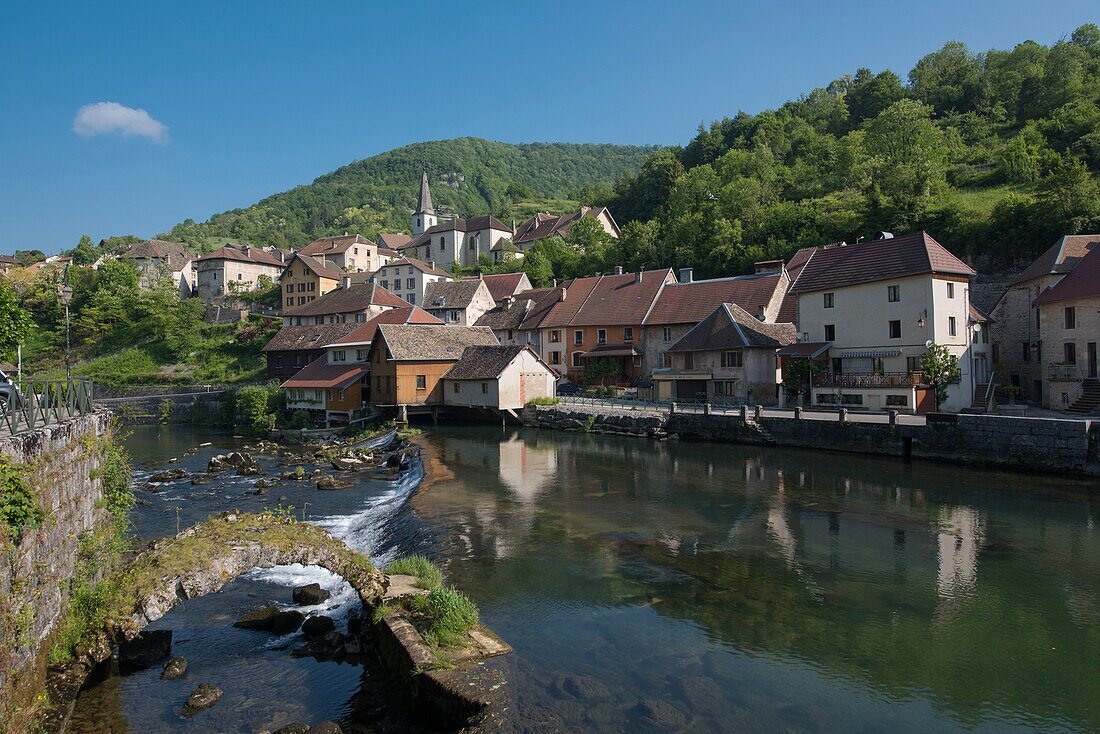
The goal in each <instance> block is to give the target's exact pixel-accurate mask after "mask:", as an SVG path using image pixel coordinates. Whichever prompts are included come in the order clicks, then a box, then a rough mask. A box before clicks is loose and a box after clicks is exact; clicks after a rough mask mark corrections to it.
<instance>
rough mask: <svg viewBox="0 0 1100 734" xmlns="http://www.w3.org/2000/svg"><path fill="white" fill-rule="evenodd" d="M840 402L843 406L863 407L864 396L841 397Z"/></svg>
mask: <svg viewBox="0 0 1100 734" xmlns="http://www.w3.org/2000/svg"><path fill="white" fill-rule="evenodd" d="M840 402H841V404H842V405H863V396H862V395H847V394H845V395H841V396H840Z"/></svg>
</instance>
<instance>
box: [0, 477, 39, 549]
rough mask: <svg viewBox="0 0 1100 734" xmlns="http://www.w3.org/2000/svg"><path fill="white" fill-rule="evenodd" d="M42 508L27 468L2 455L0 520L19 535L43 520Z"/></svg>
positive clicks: (13, 532)
mask: <svg viewBox="0 0 1100 734" xmlns="http://www.w3.org/2000/svg"><path fill="white" fill-rule="evenodd" d="M42 517H43V512H42V508H41V507H39V506H38V502H37V500H36V498H35V496H34V490H33V489H32V488H31V485H30V484H29V483H28V482H27V476H26V468H25V467H23V466H20V465H16V464H10V463H8V461H7V459H5V458H3V457H0V520H3V522H4V523H5V524H6V525H7V526H8V527H9V528H10V529H11V532H12V535H14V536H15V537H19V536H20V535H21V534H22V533H23V531H24V530H33V529H34V528H36V527H38V525H39V524H40V523H41V522H42Z"/></svg>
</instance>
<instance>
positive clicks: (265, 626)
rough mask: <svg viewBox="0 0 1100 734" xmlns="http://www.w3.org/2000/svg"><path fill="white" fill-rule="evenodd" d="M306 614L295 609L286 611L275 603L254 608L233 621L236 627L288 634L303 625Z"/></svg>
mask: <svg viewBox="0 0 1100 734" xmlns="http://www.w3.org/2000/svg"><path fill="white" fill-rule="evenodd" d="M304 619H305V615H304V614H302V613H301V612H297V611H294V610H291V611H288V612H284V611H282V610H281V609H279V607H277V606H276V605H274V604H268V605H266V606H263V607H260V608H259V609H254V610H252V611H251V612H249V613H248V614H245V615H244V616H243V617H241V618H240V619H238V620H237V621H236V622H234V623H233V626H234V627H240V628H241V629H246V630H261V631H264V632H273V633H274V634H276V635H288V634H290V633H291V632H294V631H295V630H297V629H298V628H299V627H301V626H302V621H303V620H304Z"/></svg>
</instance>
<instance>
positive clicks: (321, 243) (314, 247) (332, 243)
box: [298, 234, 374, 255]
mask: <svg viewBox="0 0 1100 734" xmlns="http://www.w3.org/2000/svg"><path fill="white" fill-rule="evenodd" d="M373 244H374V243H373V242H371V241H370V240H368V239H367V238H365V237H363V236H362V235H358V234H345V235H337V236H336V237H322V238H321V239H319V240H314V241H313V242H310V243H309V244H308V245H306V246H305V247H303V248H302V249H301V250H298V252H300V253H301V254H303V255H340V254H342V253H345V252H347V251H348V249H349V248H350V247H351V246H352V245H373Z"/></svg>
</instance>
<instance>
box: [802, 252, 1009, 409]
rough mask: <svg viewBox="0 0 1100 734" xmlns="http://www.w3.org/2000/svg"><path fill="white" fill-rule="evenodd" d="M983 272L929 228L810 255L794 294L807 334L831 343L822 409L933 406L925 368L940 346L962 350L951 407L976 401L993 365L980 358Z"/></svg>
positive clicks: (819, 391) (820, 393) (817, 384)
mask: <svg viewBox="0 0 1100 734" xmlns="http://www.w3.org/2000/svg"><path fill="white" fill-rule="evenodd" d="M973 275H974V270H973V269H972V268H971V267H970V266H969V265H967V264H966V263H964V262H963V261H962V260H960V259H959V258H957V257H955V256H954V255H953V254H951V253H950V252H948V250H947V248H945V247H944V246H943V245H941V244H940V243H939V242H936V240H935V239H933V238H932V237H931V236H930V235H929V234H928V233H927V232H917V233H915V234H910V235H905V236H902V237H893V236H891V235H888V234H886V233H884V234H883V236H882V237H881V238H880V239H875V240H872V241H869V242H863V243H859V244H855V245H843V246H835V245H834V246H829V247H823V248H818V249H815V250H812V251H810V252H809V253H807V255H806V257H805V258H804V263H803V264H802V265H801V267H800V270H799V272H798V276H797V277H796V278H795V279H794V281H793V282H792V283H791V286H790V288H789V292H790V293H791V294H792V295H793V296H794V297H796V298H797V322H796V323H797V326H798V331H799V341H801V342H807V343H818V344H821V345H827V346H828V361H827V362H826V364H827V365H828V369H827V370H826V371H825V372H822V373H821V374H818V375H816V376H815V378H814V385H813V390H812V398H811V399H812V402H813V405H814V407H819V406H821V407H826V406H827V407H838V408H839V407H846V408H850V409H869V410H887V409H893V410H899V411H902V412H905V411H908V412H927V411H930V410H934V409H935V405H934V395H933V391H932V390H930V389H929V388H928V386H927V384H926V383H925V381H924V380H923V377H922V375H921V357H922V356H923V355H924V354H925V353H926V352H927V351H928V345H929V344H931V343H933V342H934V343H936V344H942V345H944V346H946V347H947V349H948V350H949V351H950V352H951V353H952V354H954V355H955V356H956V357H958V360H959V370H960V372H961V378H960V380H959V381H958V383H956V384H953V385H951V386H949V388H948V397H947V400H946V401H945V402H944V404H943V405H941V406H939V409H941V410H960V409H962V408H968V407H970V405H971V403H972V401H973V397H974V393H975V386H976V385H977V384H979V383H981V382H983V381H984V380H985V379H988V366H987V365H977V364H975V363H974V361H973V359H972V351H971V346H972V334H973V324H972V323H971V309H970V278H971V276H973Z"/></svg>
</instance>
